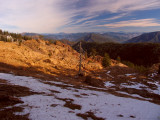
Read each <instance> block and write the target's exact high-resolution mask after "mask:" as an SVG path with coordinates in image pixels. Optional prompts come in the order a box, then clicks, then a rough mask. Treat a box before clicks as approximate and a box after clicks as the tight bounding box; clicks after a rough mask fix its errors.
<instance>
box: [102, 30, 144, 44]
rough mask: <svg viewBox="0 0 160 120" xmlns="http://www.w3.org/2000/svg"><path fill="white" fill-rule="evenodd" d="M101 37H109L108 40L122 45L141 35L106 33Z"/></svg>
mask: <svg viewBox="0 0 160 120" xmlns="http://www.w3.org/2000/svg"><path fill="white" fill-rule="evenodd" d="M101 35H103V36H104V37H106V36H107V37H108V36H109V37H110V38H112V39H115V41H117V42H119V43H122V42H124V41H127V40H129V39H131V38H133V37H137V36H139V35H141V33H124V32H106V33H103V34H101Z"/></svg>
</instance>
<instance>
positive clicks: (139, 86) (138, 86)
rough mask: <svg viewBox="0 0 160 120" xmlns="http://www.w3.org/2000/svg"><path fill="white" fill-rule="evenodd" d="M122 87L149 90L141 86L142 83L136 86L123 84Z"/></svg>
mask: <svg viewBox="0 0 160 120" xmlns="http://www.w3.org/2000/svg"><path fill="white" fill-rule="evenodd" d="M121 87H125V88H135V89H139V90H141V89H144V88H147V86H146V85H144V84H141V83H134V85H127V84H124V83H122V84H121Z"/></svg>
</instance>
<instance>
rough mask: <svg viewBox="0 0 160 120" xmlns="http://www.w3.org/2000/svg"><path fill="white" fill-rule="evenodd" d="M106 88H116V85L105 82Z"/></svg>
mask: <svg viewBox="0 0 160 120" xmlns="http://www.w3.org/2000/svg"><path fill="white" fill-rule="evenodd" d="M105 86H106V87H112V86H115V84H112V83H111V82H109V81H107V82H105Z"/></svg>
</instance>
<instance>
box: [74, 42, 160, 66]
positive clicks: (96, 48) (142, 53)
mask: <svg viewBox="0 0 160 120" xmlns="http://www.w3.org/2000/svg"><path fill="white" fill-rule="evenodd" d="M73 48H76V45H75V46H73ZM82 48H83V49H84V50H85V51H87V55H88V56H91V55H101V56H102V57H104V56H105V54H106V53H108V54H109V56H110V58H112V59H117V58H118V59H121V61H124V62H125V63H127V64H130V65H131V64H132V63H133V64H134V65H139V66H141V65H143V66H145V67H149V66H152V65H153V64H155V63H159V62H160V44H159V43H127V44H119V43H103V44H100V43H95V42H82Z"/></svg>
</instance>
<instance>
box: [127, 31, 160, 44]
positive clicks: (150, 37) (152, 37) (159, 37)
mask: <svg viewBox="0 0 160 120" xmlns="http://www.w3.org/2000/svg"><path fill="white" fill-rule="evenodd" d="M125 43H160V31H157V32H150V33H144V34H142V35H140V36H137V37H134V38H132V39H130V40H128V41H126V42H125Z"/></svg>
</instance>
